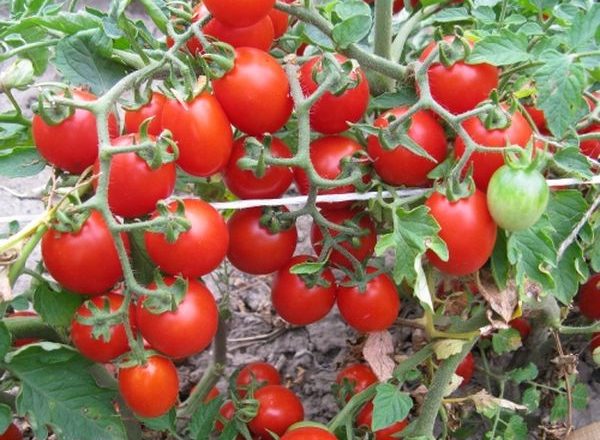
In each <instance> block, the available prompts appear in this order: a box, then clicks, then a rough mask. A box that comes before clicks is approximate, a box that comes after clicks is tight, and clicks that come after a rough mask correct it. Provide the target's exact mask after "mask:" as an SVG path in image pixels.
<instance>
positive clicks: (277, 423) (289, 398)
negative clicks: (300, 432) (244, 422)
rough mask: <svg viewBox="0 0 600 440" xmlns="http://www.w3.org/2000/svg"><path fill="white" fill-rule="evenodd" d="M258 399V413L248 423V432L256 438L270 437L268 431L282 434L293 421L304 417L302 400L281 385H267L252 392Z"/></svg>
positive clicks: (265, 438)
mask: <svg viewBox="0 0 600 440" xmlns="http://www.w3.org/2000/svg"><path fill="white" fill-rule="evenodd" d="M254 398H255V399H256V400H257V401H258V413H257V414H256V417H255V418H254V419H252V420H251V421H250V422H249V423H248V428H249V429H250V432H252V433H253V434H256V435H257V436H258V439H260V440H267V439H270V438H272V436H271V434H269V432H272V433H274V434H277V435H279V436H281V435H283V434H284V433H285V431H287V429H288V428H289V427H290V426H292V425H293V424H294V423H297V422H299V421H301V420H302V419H304V408H303V407H302V402H301V401H300V399H299V398H298V396H296V394H294V392H292V391H290V390H288V389H287V388H285V387H283V386H281V385H267V386H265V387H262V388H260V389H259V390H257V391H256V392H255V393H254Z"/></svg>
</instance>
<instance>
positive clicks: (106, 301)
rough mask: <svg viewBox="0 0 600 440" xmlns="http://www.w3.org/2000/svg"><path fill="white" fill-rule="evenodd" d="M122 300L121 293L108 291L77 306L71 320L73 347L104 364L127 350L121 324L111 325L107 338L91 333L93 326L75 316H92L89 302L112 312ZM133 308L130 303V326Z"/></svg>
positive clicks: (133, 323)
mask: <svg viewBox="0 0 600 440" xmlns="http://www.w3.org/2000/svg"><path fill="white" fill-rule="evenodd" d="M124 300H125V298H124V297H123V295H121V294H118V293H114V292H110V293H107V294H106V295H102V296H96V297H95V298H92V299H90V300H89V301H86V302H85V303H83V304H82V305H81V306H79V308H78V309H77V312H76V313H75V317H73V320H72V321H71V339H72V340H73V345H75V348H77V350H79V352H80V353H81V354H82V355H84V356H85V357H87V358H88V359H91V360H93V361H94V362H99V363H102V364H104V363H107V362H110V361H112V360H113V359H115V358H117V357H119V356H121V355H122V354H124V353H126V352H127V351H129V342H128V341H127V333H126V332H125V326H124V325H123V324H117V325H114V326H112V327H111V328H110V332H109V335H108V339H107V338H105V337H104V335H99V336H98V337H94V335H93V333H92V332H93V330H94V328H93V327H92V326H90V325H86V324H82V323H80V322H79V321H78V320H77V316H81V317H83V318H87V317H90V316H92V312H91V310H90V302H91V303H93V304H94V307H95V308H97V309H100V310H105V311H109V312H110V313H114V312H116V311H117V310H118V309H119V308H120V307H121V305H122V304H123V301H124ZM133 310H134V309H133V305H131V306H130V312H129V316H130V320H131V321H132V322H131V326H132V328H134V327H135V322H134V318H135V316H134V313H133Z"/></svg>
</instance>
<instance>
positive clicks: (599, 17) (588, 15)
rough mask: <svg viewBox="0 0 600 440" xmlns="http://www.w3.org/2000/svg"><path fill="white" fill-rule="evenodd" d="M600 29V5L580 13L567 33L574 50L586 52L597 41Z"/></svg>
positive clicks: (596, 4) (593, 5)
mask: <svg viewBox="0 0 600 440" xmlns="http://www.w3.org/2000/svg"><path fill="white" fill-rule="evenodd" d="M599 28H600V4H598V3H595V4H592V7H591V8H590V9H589V10H588V11H585V12H584V11H578V12H577V15H576V16H575V19H574V20H573V23H572V24H571V26H570V29H569V31H568V33H567V38H568V40H569V44H570V46H571V48H573V49H581V50H585V49H587V48H588V46H589V45H590V43H591V42H593V41H594V40H595V39H596V34H597V32H598V29H599Z"/></svg>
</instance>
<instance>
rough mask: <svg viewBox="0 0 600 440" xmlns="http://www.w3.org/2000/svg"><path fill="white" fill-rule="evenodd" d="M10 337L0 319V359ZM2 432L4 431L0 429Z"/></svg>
mask: <svg viewBox="0 0 600 440" xmlns="http://www.w3.org/2000/svg"><path fill="white" fill-rule="evenodd" d="M11 342H12V337H11V335H10V332H9V331H8V328H7V327H6V324H5V323H4V321H0V359H4V356H6V353H8V350H10V346H11ZM0 432H4V431H0Z"/></svg>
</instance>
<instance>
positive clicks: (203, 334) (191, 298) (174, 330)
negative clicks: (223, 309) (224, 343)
mask: <svg viewBox="0 0 600 440" xmlns="http://www.w3.org/2000/svg"><path fill="white" fill-rule="evenodd" d="M174 282H175V279H174V278H166V279H165V283H166V284H167V285H171V284H173V283H174ZM150 288H151V289H155V288H156V285H154V284H152V285H150ZM145 300H146V299H145V298H142V299H141V300H140V301H139V302H138V304H137V308H136V321H137V325H138V328H139V329H140V332H141V333H142V336H143V337H144V339H146V340H147V341H148V342H149V343H150V345H151V346H152V347H153V348H154V349H156V350H158V351H160V352H161V353H163V354H165V355H167V356H169V357H171V358H174V359H182V358H185V357H188V356H192V355H194V354H197V353H200V352H201V351H203V350H204V349H205V348H206V347H208V346H209V345H210V343H211V342H212V340H213V339H214V337H215V335H216V334H217V326H218V323H219V311H218V309H217V303H216V301H215V299H214V297H213V295H212V293H211V292H210V290H208V289H207V288H206V286H205V285H204V284H202V283H200V282H198V281H195V280H191V279H190V280H188V290H187V292H186V294H185V297H184V298H183V301H181V303H180V304H179V306H178V307H177V310H176V311H174V312H165V313H161V314H159V315H155V314H153V313H151V312H150V311H149V310H147V309H146V308H145V307H144V302H145Z"/></svg>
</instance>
